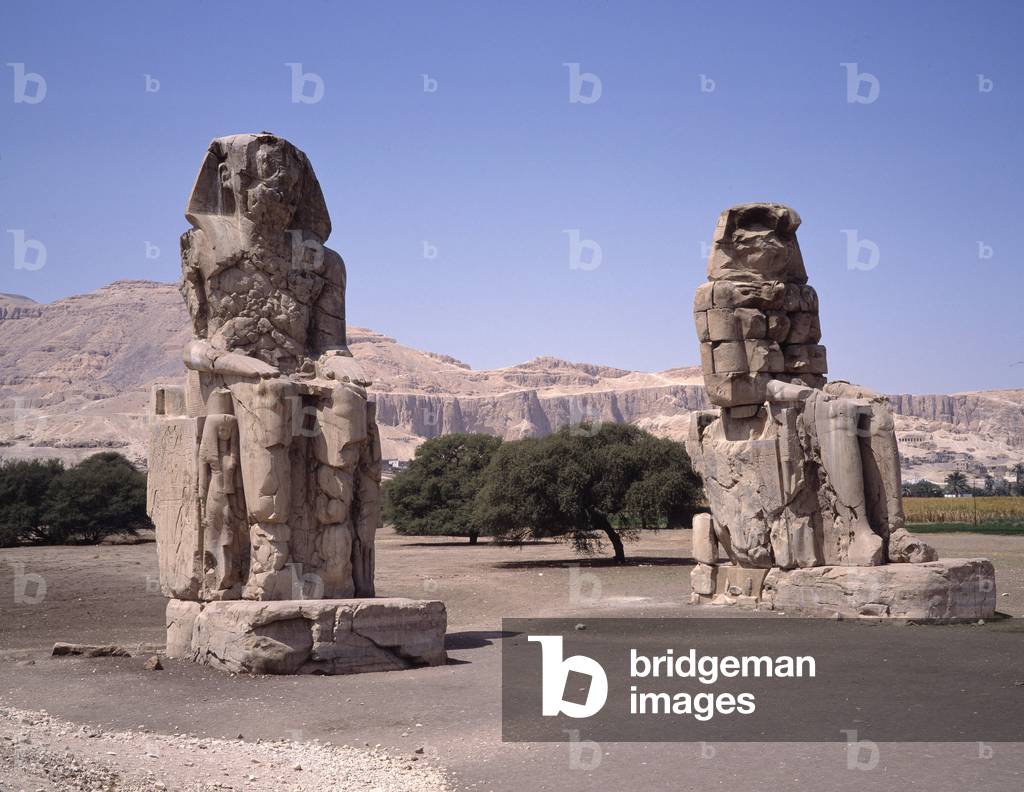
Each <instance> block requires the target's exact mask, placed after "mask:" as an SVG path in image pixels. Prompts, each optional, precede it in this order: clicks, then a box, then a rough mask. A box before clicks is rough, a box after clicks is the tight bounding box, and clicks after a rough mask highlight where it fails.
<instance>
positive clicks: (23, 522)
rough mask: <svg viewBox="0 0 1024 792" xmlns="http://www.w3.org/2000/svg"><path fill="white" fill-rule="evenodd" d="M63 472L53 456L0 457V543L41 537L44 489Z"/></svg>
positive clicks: (12, 544)
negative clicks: (27, 457) (28, 458)
mask: <svg viewBox="0 0 1024 792" xmlns="http://www.w3.org/2000/svg"><path fill="white" fill-rule="evenodd" d="M63 472H64V464H63V463H62V462H61V461H60V460H57V459H47V460H38V459H33V460H15V459H4V460H0V547H13V546H14V545H16V544H18V543H19V542H32V541H40V540H41V539H43V538H44V537H45V534H44V533H42V531H43V528H42V526H43V513H44V511H45V509H46V503H45V501H46V492H47V490H48V489H49V487H50V483H51V482H52V481H53V479H54V478H56V477H57V476H59V475H60V474H61V473H63Z"/></svg>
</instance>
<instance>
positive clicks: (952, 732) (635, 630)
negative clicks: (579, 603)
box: [501, 617, 1024, 742]
mask: <svg viewBox="0 0 1024 792" xmlns="http://www.w3.org/2000/svg"><path fill="white" fill-rule="evenodd" d="M502 630H503V633H504V638H503V640H502V642H501V645H502V678H501V688H502V689H501V696H502V739H504V740H505V741H511V742H562V741H570V740H575V739H588V740H597V741H608V742H699V741H734V742H831V741H842V742H848V741H850V740H873V741H876V742H901V741H902V742H967V741H979V740H980V741H990V742H1018V741H1024V622H1019V621H1016V620H1005V621H1001V622H993V623H990V624H984V625H981V624H979V625H948V626H937V625H935V626H933V625H917V626H913V625H895V624H885V623H878V622H875V623H867V622H858V621H832V620H825V619H782V618H778V617H771V618H726V619H719V618H692V619H575V620H571V619H504V620H503V621H502Z"/></svg>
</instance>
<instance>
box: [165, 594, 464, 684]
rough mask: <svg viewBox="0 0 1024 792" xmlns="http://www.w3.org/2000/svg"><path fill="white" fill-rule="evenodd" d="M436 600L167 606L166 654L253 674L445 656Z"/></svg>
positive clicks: (348, 669) (413, 663)
mask: <svg viewBox="0 0 1024 792" xmlns="http://www.w3.org/2000/svg"><path fill="white" fill-rule="evenodd" d="M446 626H447V612H446V610H445V606H444V603H443V602H440V601H437V600H411V599H400V598H380V599H327V600H275V601H250V600H227V601H221V602H205V603H203V602H191V601H186V600H174V599H172V600H171V601H170V602H168V604H167V655H168V656H169V657H180V658H187V659H190V660H193V661H194V662H197V663H202V664H204V665H209V666H212V667H214V668H218V669H220V670H223V671H230V672H234V673H249V674H355V673H362V672H367V671H397V670H401V669H406V668H415V667H419V666H434V665H442V664H444V662H445V661H446V659H447V657H446V655H445V649H444V634H445V628H446Z"/></svg>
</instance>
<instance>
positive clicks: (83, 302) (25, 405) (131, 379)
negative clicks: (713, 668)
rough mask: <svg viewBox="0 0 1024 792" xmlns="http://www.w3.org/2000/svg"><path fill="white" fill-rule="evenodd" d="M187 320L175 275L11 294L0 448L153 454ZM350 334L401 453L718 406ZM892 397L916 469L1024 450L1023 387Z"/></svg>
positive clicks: (583, 375) (2, 310) (667, 374)
mask: <svg viewBox="0 0 1024 792" xmlns="http://www.w3.org/2000/svg"><path fill="white" fill-rule="evenodd" d="M189 324H190V323H189V318H188V314H187V312H186V310H185V305H184V302H183V301H182V299H181V295H180V294H179V292H178V289H177V285H176V284H168V283H158V282H154V281H141V280H122V281H115V282H114V283H111V284H109V285H108V286H105V287H103V288H101V289H97V290H96V291H92V292H88V293H86V294H79V295H74V296H72V297H67V298H64V299H62V300H57V301H55V302H53V303H48V304H41V303H37V302H35V301H33V300H31V299H30V298H27V297H23V296H21V295H10V294H0V455H4V456H14V457H40V456H61V457H63V458H65V459H68V460H69V461H73V460H77V459H79V458H82V457H84V456H87V455H88V454H89V453H94V452H95V450H96V449H98V448H117V449H120V450H122V451H123V452H124V453H126V454H127V455H128V456H129V457H130V458H132V459H134V460H136V461H142V460H143V459H144V456H145V444H146V436H147V431H148V430H147V419H146V412H147V405H148V393H149V388H150V386H151V385H152V384H153V383H155V382H171V381H174V380H176V379H178V378H180V377H182V376H183V366H182V363H181V349H182V347H183V346H184V344H185V342H186V341H187V340H188V339H189V338H190V337H191V331H190V328H189ZM348 335H349V346H350V348H351V349H352V353H353V355H355V357H356V358H357V359H358V360H359V361H360V362H361V364H362V366H363V368H364V370H366V372H367V374H368V375H369V376H370V378H371V379H372V380H373V382H374V384H373V387H372V389H371V390H372V391H373V393H374V399H375V400H376V402H377V419H378V423H379V424H380V427H381V436H382V443H383V446H384V449H383V450H384V455H385V457H387V458H390V459H407V458H409V457H411V456H412V454H413V452H414V451H415V448H416V446H418V445H419V444H420V443H421V442H422V441H423V440H424V439H426V438H429V437H434V436H437V435H439V434H444V433H448V432H462V431H468V432H486V433H489V434H494V435H498V436H500V437H503V438H505V439H514V438H518V437H526V436H536V435H542V434H546V433H548V432H550V431H552V430H554V429H557V428H558V427H560V426H564V425H567V424H572V423H579V422H581V421H616V422H629V423H634V424H636V425H638V426H641V427H643V428H645V429H647V430H649V431H652V432H654V433H656V434H659V435H663V436H668V437H672V438H675V439H683V438H684V437H685V435H686V432H687V428H688V426H689V416H690V413H691V412H692V411H694V410H699V409H705V408H707V407H708V404H707V401H706V398H705V394H704V388H703V385H702V379H701V373H700V369H699V368H698V367H681V368H673V369H669V370H667V371H661V372H654V373H648V372H639V371H629V370H625V369H619V368H614V367H610V366H601V365H594V364H589V363H572V362H569V361H565V360H561V359H558V358H554V357H538V358H534V359H533V360H530V361H527V362H525V363H520V364H518V365H514V366H508V367H505V368H497V369H480V370H477V369H473V368H471V367H470V366H469V365H467V364H466V363H463V362H462V361H459V360H457V359H456V358H454V357H451V356H449V355H444V354H439V353H434V352H425V351H421V350H417V349H413V348H411V347H408V346H405V345H403V344H400V343H399V342H398V341H397V340H396V339H394V338H391V337H390V336H387V335H384V334H382V333H379V332H376V331H374V330H369V329H365V328H358V327H350V328H349V334H348ZM889 398H890V402H891V403H892V406H893V409H894V411H895V412H896V414H897V419H896V420H897V435H898V437H899V438H900V441H901V452H902V454H903V456H904V477H905V478H908V479H916V478H922V477H927V478H932V479H936V480H937V479H941V478H942V477H944V476H945V475H946V473H948V472H950V471H951V470H953V469H966V470H968V471H969V472H970V471H977V470H978V469H979V466H985V468H986V469H988V470H989V471H990V472H992V473H993V474H995V475H1000V474H1001V472H1002V471H1003V470H1005V469H1006V468H1008V467H1009V466H1011V465H1012V464H1015V463H1017V462H1022V461H1024V389H1020V390H998V391H972V392H964V393H957V394H948V395H946V394H937V395H936V394H929V395H912V394H896V395H891V396H890V397H889Z"/></svg>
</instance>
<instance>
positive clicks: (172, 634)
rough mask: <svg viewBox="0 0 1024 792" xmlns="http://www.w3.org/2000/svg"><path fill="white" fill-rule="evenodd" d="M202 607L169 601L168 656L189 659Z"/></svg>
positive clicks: (192, 603)
mask: <svg viewBox="0 0 1024 792" xmlns="http://www.w3.org/2000/svg"><path fill="white" fill-rule="evenodd" d="M200 610H202V606H201V605H200V604H199V603H198V602H191V601H189V600H178V599H172V600H168V601H167V611H166V623H167V656H168V657H188V656H189V654H190V652H191V650H192V631H193V629H195V624H196V617H197V616H198V615H199V611H200Z"/></svg>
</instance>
